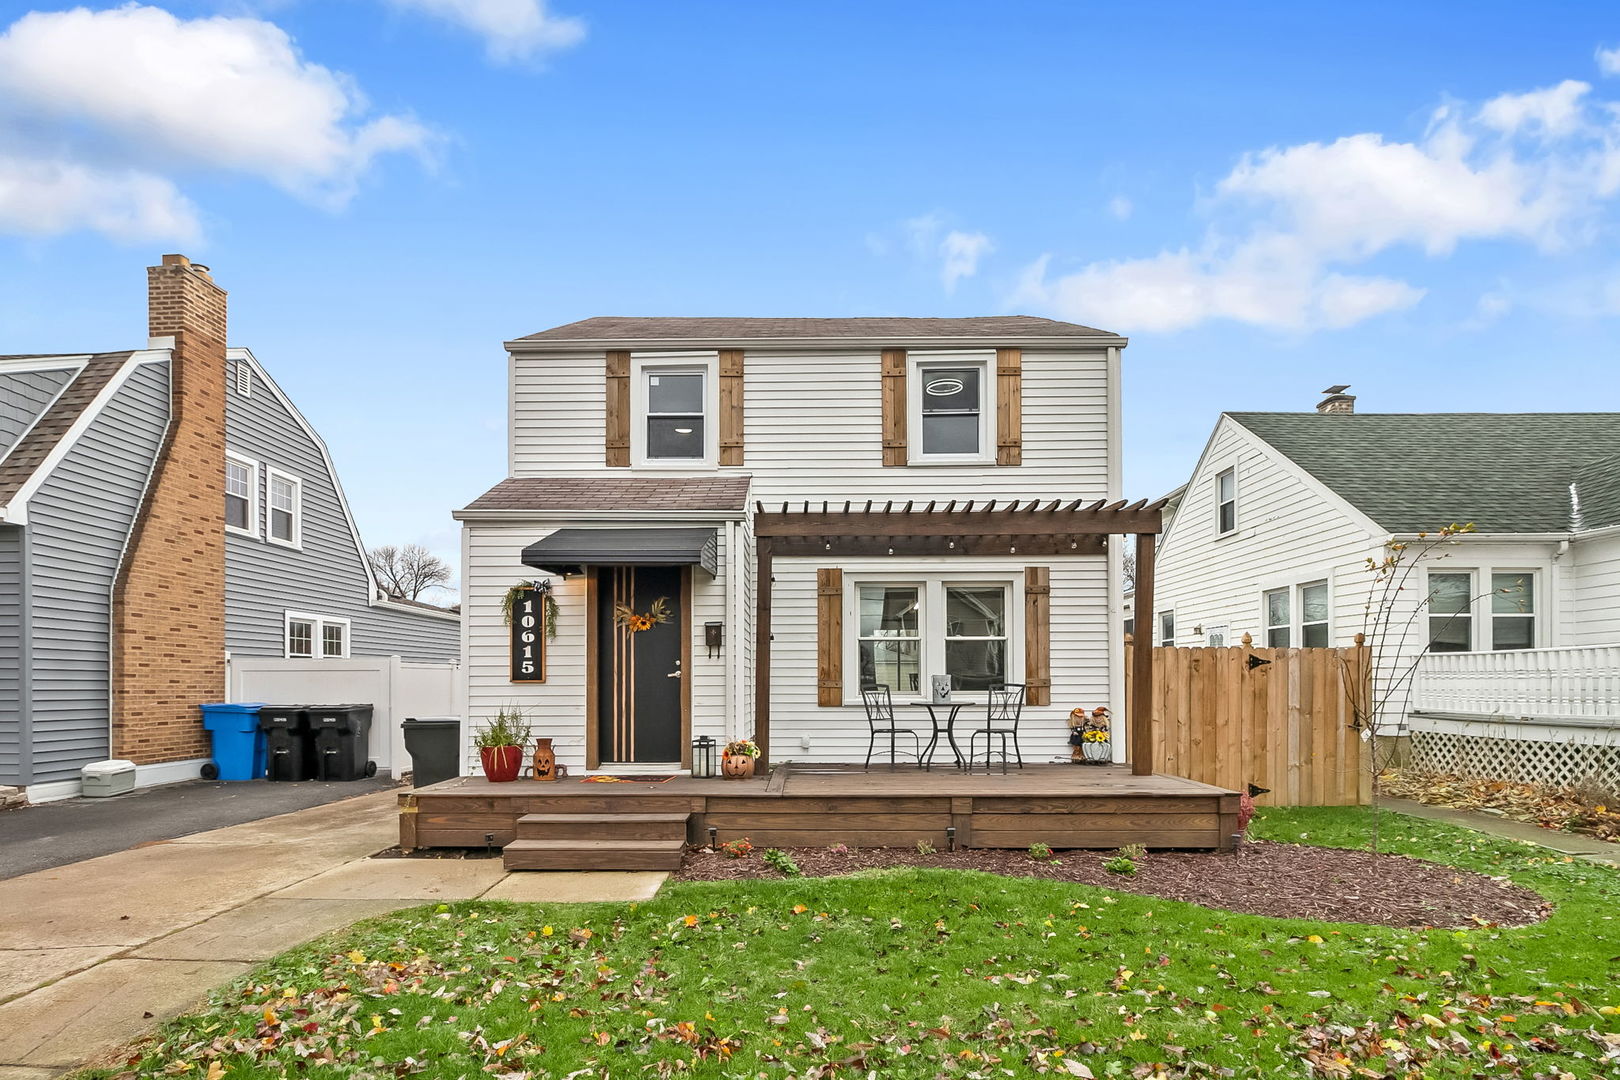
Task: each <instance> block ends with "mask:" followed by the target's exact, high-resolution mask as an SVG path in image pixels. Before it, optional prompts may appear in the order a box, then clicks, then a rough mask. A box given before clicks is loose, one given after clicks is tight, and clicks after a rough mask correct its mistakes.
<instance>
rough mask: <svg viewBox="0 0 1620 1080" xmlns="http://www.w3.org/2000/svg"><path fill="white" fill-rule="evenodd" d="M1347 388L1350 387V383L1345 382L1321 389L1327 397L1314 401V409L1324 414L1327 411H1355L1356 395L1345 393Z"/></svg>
mask: <svg viewBox="0 0 1620 1080" xmlns="http://www.w3.org/2000/svg"><path fill="white" fill-rule="evenodd" d="M1348 389H1350V385H1349V384H1348V383H1345V384H1344V385H1341V386H1330V387H1328V388H1327V389H1326V390H1324V391H1322V393H1324V394H1326V395H1327V397H1325V398H1323V399H1322V400H1321V401H1318V402H1317V403H1316V411H1317V412H1319V413H1322V414H1324V415H1325V414H1327V413H1353V412H1355V411H1356V395H1354V394H1347V393H1345V391H1346V390H1348Z"/></svg>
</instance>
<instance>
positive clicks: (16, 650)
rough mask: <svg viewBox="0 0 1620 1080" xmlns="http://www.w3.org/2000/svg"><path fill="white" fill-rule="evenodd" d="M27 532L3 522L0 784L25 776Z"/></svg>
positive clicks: (0, 534) (17, 781) (0, 557)
mask: <svg viewBox="0 0 1620 1080" xmlns="http://www.w3.org/2000/svg"><path fill="white" fill-rule="evenodd" d="M22 588H23V532H22V529H20V528H18V527H17V526H15V525H0V784H20V783H22V782H23V777H22V726H23V719H22V671H23V667H22V626H23V623H22V608H23V602H22Z"/></svg>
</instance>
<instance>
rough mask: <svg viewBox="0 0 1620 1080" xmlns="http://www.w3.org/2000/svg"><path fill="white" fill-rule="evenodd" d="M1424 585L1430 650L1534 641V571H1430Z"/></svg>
mask: <svg viewBox="0 0 1620 1080" xmlns="http://www.w3.org/2000/svg"><path fill="white" fill-rule="evenodd" d="M1428 585H1429V595H1428V623H1429V651H1430V652H1472V651H1475V650H1479V651H1497V652H1504V651H1509V650H1513V649H1533V648H1535V647H1536V640H1537V633H1536V620H1537V615H1538V613H1537V610H1536V603H1537V600H1536V574H1535V571H1533V570H1504V569H1499V568H1496V567H1481V568H1478V569H1470V570H1460V569H1459V570H1446V571H1430V572H1429V575H1428ZM1487 585H1488V589H1487Z"/></svg>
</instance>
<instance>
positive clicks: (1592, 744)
mask: <svg viewBox="0 0 1620 1080" xmlns="http://www.w3.org/2000/svg"><path fill="white" fill-rule="evenodd" d="M1408 722H1409V725H1410V730H1411V736H1412V738H1411V743H1412V745H1411V750H1412V766H1413V768H1415V769H1418V770H1420V771H1423V772H1433V773H1449V774H1453V775H1457V776H1474V777H1480V778H1482V779H1488V780H1516V781H1522V782H1525V783H1533V784H1549V785H1552V786H1554V787H1567V786H1572V785H1581V786H1590V787H1594V788H1599V789H1603V790H1607V791H1610V792H1620V645H1585V646H1572V647H1568V648H1555V649H1525V650H1518V651H1512V652H1469V653H1431V654H1429V655H1427V656H1425V657H1423V658H1422V660H1421V661H1420V662H1419V665H1418V670H1417V675H1416V678H1415V679H1414V681H1413V689H1412V709H1411V712H1410V714H1409V716H1408Z"/></svg>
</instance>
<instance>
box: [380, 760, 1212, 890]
mask: <svg viewBox="0 0 1620 1080" xmlns="http://www.w3.org/2000/svg"><path fill="white" fill-rule="evenodd" d="M604 788H608V789H610V790H603V789H604ZM400 802H401V811H402V812H401V821H402V826H401V842H402V844H405V845H406V846H409V847H481V846H484V845H486V844H496V845H502V846H504V847H505V848H506V851H507V862H508V865H509V866H511V867H512V868H513V869H583V868H592V867H594V868H602V869H606V868H610V865H609V864H611V868H616V869H664V868H668V867H667V865H666V864H668V863H669V861H670V852H671V850H676V849H678V848H679V845H680V843H681V842H682V841H683V840H684V841H685V842H688V843H708V842H709V839H710V837H711V836H713V837H714V838H716V839H718V840H720V841H722V842H724V841H726V840H732V839H737V838H740V837H747V838H748V839H749V840H750V841H751V842H752V843H753V844H754V845H755V846H756V847H759V846H776V847H786V846H795V847H797V846H811V847H815V846H826V845H830V844H837V843H844V844H850V845H853V846H860V847H875V846H897V847H912V846H914V845H915V844H917V843H918V842H919V841H926V842H928V843H930V844H933V845H934V846H935V847H938V848H941V849H942V850H943V848H944V846H945V845H946V844H947V843H950V842H952V841H954V842H955V843H956V844H957V845H958V846H964V847H996V848H1022V847H1028V846H1029V845H1031V844H1034V843H1044V844H1050V845H1051V846H1052V847H1054V848H1093V849H1112V848H1116V847H1121V846H1123V845H1126V844H1145V845H1147V846H1148V847H1164V848H1228V847H1230V846H1231V844H1232V835H1233V834H1234V833H1236V832H1237V805H1238V796H1237V793H1236V792H1232V791H1228V790H1226V789H1224V788H1217V787H1213V786H1211V785H1208V784H1201V783H1197V782H1195V781H1191V780H1184V779H1181V778H1179V777H1173V776H1133V775H1131V774H1130V772H1129V770H1128V769H1126V768H1124V767H1121V766H1112V767H1103V768H1084V767H1074V766H1063V765H1031V766H1029V767H1027V768H1025V769H1023V770H1017V769H1014V770H1012V771H1011V772H1009V773H1008V774H1006V775H1005V776H1003V775H1002V774H1000V773H999V772H995V773H991V774H988V775H986V774H983V773H975V774H963V773H960V772H956V771H954V770H951V769H935V770H933V771H923V770H918V769H909V770H907V769H896V770H889V769H887V768H881V769H873V770H872V771H871V772H865V771H863V770H861V769H860V768H859V767H848V768H844V769H835V768H826V767H823V768H818V769H817V771H815V772H809V773H796V772H794V771H793V768H792V766H791V764H789V765H784V766H779V767H778V768H777V770H776V771H774V772H773V773H772V775H771V777H770V778H769V780H766V779H763V778H761V779H756V780H747V781H725V780H717V779H703V780H698V779H693V778H692V777H688V776H677V777H675V778H674V779H672V780H670V781H668V782H666V783H662V784H636V783H625V784H613V785H598V784H580V783H578V782H568V781H562V782H558V783H553V784H544V785H541V784H536V783H534V782H531V781H522V780H520V781H516V782H512V783H504V784H492V783H490V782H489V781H487V780H485V779H484V778H482V777H461V778H459V779H456V780H449V781H445V782H444V783H442V784H435V785H433V786H431V787H426V788H418V789H416V790H415V791H413V792H410V793H407V794H402V795H401V796H400ZM407 818H408V819H409V822H408V824H407V823H406V819H407ZM593 844H602V845H607V846H605V847H592V846H591V845H593ZM615 845H618V846H615ZM626 845H628V846H626ZM670 845H674V848H673V849H672V848H671V846H670ZM565 849H571V850H565ZM592 860H594V861H592ZM603 860H607V862H604V861H603ZM675 861H676V864H677V865H678V862H679V854H678V850H677V851H676V855H675Z"/></svg>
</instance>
